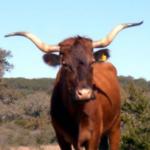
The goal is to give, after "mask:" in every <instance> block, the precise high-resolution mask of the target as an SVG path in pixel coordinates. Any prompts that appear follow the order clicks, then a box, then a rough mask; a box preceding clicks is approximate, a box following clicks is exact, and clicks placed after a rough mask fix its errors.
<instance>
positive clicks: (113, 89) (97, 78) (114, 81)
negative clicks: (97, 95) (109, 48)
mask: <svg viewBox="0 0 150 150" xmlns="http://www.w3.org/2000/svg"><path fill="white" fill-rule="evenodd" d="M93 82H94V85H95V86H96V87H97V89H99V90H100V91H103V92H104V93H105V94H106V95H107V96H108V97H109V98H110V100H111V101H113V99H119V97H120V91H119V83H118V78H117V70H116V68H115V67H114V66H113V65H112V64H111V63H109V62H102V63H96V64H94V66H93Z"/></svg>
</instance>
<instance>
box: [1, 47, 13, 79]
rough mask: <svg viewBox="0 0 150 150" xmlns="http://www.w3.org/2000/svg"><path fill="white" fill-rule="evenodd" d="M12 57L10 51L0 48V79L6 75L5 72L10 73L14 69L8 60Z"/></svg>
mask: <svg viewBox="0 0 150 150" xmlns="http://www.w3.org/2000/svg"><path fill="white" fill-rule="evenodd" d="M11 56H12V55H11V53H10V51H6V50H5V49H1V48H0V78H1V77H2V76H3V75H4V72H5V71H9V70H10V69H11V68H12V67H13V65H12V64H10V63H9V62H8V60H7V59H8V58H9V57H11Z"/></svg>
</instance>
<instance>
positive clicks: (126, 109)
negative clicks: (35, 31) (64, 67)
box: [0, 50, 150, 150]
mask: <svg viewBox="0 0 150 150" xmlns="http://www.w3.org/2000/svg"><path fill="white" fill-rule="evenodd" d="M8 56H10V53H9V52H6V51H5V50H3V52H2V50H0V69H1V70H0V75H1V77H2V75H3V74H4V72H5V71H7V70H9V69H10V68H11V67H12V65H10V64H9V63H8V61H7V57H8ZM119 81H120V83H121V97H122V113H121V119H122V122H121V129H122V140H121V150H150V81H146V80H144V79H142V78H141V79H134V78H133V77H123V76H121V77H119ZM53 83H54V80H52V79H47V78H42V79H24V78H9V79H8V78H7V79H2V80H0V146H1V147H5V146H6V145H7V146H8V145H11V146H12V145H14V146H17V145H23V146H26V145H30V146H32V145H41V144H49V143H55V142H56V138H55V133H54V130H53V128H52V126H51V119H50V116H49V106H50V96H51V91H52V88H53Z"/></svg>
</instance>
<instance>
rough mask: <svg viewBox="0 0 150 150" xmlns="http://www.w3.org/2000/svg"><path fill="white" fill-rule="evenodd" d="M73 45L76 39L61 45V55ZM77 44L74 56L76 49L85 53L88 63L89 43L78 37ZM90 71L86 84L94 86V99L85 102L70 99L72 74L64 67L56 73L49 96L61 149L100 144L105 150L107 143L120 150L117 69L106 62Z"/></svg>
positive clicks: (90, 147) (91, 148) (92, 149)
mask: <svg viewBox="0 0 150 150" xmlns="http://www.w3.org/2000/svg"><path fill="white" fill-rule="evenodd" d="M75 42H76V41H75V39H71V40H70V41H69V40H66V41H64V42H63V43H61V44H60V46H61V47H62V49H61V51H62V53H69V51H70V50H71V47H72V46H73V45H75ZM78 42H79V43H80V45H81V46H80V45H77V46H79V47H77V48H76V49H75V50H76V51H77V52H76V53H77V55H80V54H78V50H79V51H80V53H81V52H83V51H84V50H85V51H86V52H87V53H84V52H83V54H86V56H85V62H90V61H91V60H92V57H93V55H92V46H91V41H90V40H87V39H85V38H82V39H80V38H78ZM71 55H72V53H71ZM66 57H67V56H66ZM70 57H71V56H70ZM79 57H82V56H81V55H80V56H79ZM67 58H68V57H67ZM71 58H72V59H76V57H71ZM62 59H64V58H62ZM75 67H76V66H75ZM85 67H86V65H85ZM91 68H92V72H91V73H90V72H89V74H90V75H91V76H92V80H91V81H90V82H89V83H88V84H92V85H93V87H94V89H93V90H94V94H95V99H91V100H88V101H85V102H76V101H73V100H72V99H73V97H72V95H71V94H70V91H69V90H70V88H72V87H70V86H71V84H68V83H66V82H68V80H67V79H68V78H69V79H70V80H71V78H70V77H69V76H72V75H71V74H72V73H71V72H70V74H66V71H67V70H64V67H63V66H62V67H61V69H60V71H59V72H58V75H57V78H56V82H55V86H54V90H53V94H52V101H51V116H52V124H53V127H54V129H55V132H56V136H57V139H58V143H59V145H60V148H61V150H71V145H73V146H74V148H75V150H82V147H85V149H86V150H97V149H98V147H99V143H101V145H100V148H101V149H107V148H108V140H109V144H110V150H118V149H119V140H120V93H119V84H118V81H117V73H116V69H115V67H114V66H113V65H112V64H111V63H107V62H101V63H100V62H97V63H94V64H93V65H92V66H91ZM83 69H84V68H83ZM81 73H83V72H82V71H81ZM83 74H84V73H83ZM66 75H67V76H66ZM85 79H86V76H85ZM74 80H75V79H74ZM74 90H75V89H74Z"/></svg>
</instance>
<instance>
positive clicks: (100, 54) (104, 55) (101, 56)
mask: <svg viewBox="0 0 150 150" xmlns="http://www.w3.org/2000/svg"><path fill="white" fill-rule="evenodd" d="M109 57H110V53H109V49H101V50H98V51H96V52H94V58H95V60H96V61H106V60H107V59H108V58H109Z"/></svg>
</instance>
